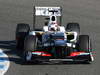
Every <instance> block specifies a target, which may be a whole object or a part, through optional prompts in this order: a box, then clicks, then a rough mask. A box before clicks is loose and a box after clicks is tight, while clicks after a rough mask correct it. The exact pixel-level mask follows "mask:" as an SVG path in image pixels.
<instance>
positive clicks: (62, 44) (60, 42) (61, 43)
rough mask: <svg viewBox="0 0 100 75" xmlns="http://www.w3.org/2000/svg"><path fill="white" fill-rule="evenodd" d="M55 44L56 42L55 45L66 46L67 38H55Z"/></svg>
mask: <svg viewBox="0 0 100 75" xmlns="http://www.w3.org/2000/svg"><path fill="white" fill-rule="evenodd" d="M54 44H55V46H65V45H66V41H65V40H55V41H54Z"/></svg>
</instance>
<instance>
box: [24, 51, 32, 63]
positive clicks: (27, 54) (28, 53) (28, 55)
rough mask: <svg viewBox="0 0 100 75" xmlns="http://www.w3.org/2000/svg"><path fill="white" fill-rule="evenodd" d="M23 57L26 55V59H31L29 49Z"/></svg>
mask: <svg viewBox="0 0 100 75" xmlns="http://www.w3.org/2000/svg"><path fill="white" fill-rule="evenodd" d="M25 57H26V60H27V61H29V60H31V57H32V53H31V52H30V51H27V52H26V56H25Z"/></svg>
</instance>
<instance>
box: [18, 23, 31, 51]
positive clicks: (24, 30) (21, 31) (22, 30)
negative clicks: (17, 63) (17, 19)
mask: <svg viewBox="0 0 100 75" xmlns="http://www.w3.org/2000/svg"><path fill="white" fill-rule="evenodd" d="M29 31H30V27H29V25H28V24H24V23H19V24H17V28H16V42H17V44H16V48H18V49H23V47H24V39H25V37H26V35H28V33H29Z"/></svg>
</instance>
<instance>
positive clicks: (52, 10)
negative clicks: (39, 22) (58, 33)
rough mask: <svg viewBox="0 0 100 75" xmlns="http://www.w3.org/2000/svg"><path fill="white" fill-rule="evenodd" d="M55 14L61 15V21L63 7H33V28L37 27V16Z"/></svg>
mask: <svg viewBox="0 0 100 75" xmlns="http://www.w3.org/2000/svg"><path fill="white" fill-rule="evenodd" d="M51 15H55V16H58V17H60V23H61V20H62V8H61V7H40V6H34V7H33V29H35V21H36V20H35V19H36V16H43V17H45V16H51Z"/></svg>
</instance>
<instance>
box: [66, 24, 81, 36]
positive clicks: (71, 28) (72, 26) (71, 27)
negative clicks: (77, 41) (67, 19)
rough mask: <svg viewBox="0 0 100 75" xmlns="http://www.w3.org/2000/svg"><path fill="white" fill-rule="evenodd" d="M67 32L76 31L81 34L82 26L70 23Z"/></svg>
mask: <svg viewBox="0 0 100 75" xmlns="http://www.w3.org/2000/svg"><path fill="white" fill-rule="evenodd" d="M66 31H75V32H77V33H78V34H80V26H79V24H78V23H68V24H67V26H66Z"/></svg>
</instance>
